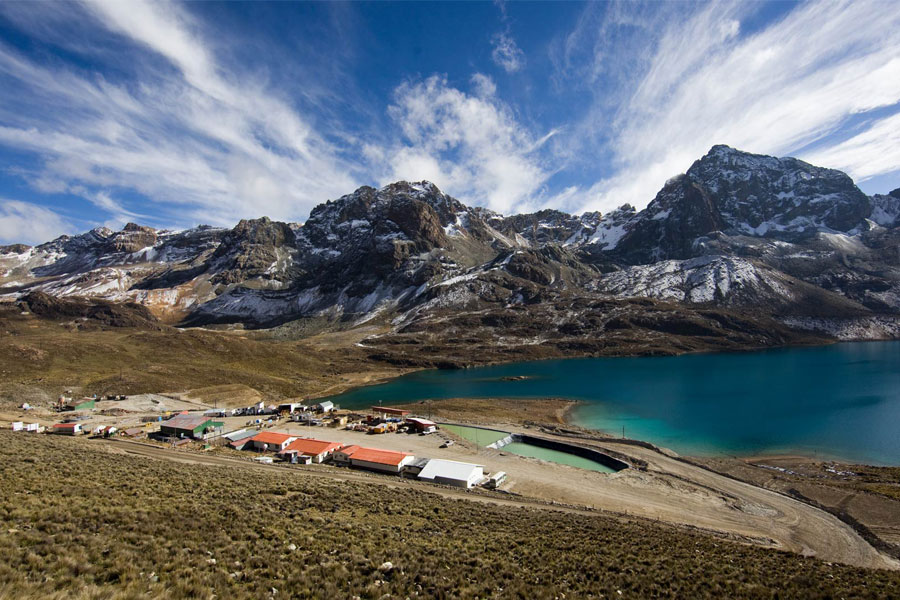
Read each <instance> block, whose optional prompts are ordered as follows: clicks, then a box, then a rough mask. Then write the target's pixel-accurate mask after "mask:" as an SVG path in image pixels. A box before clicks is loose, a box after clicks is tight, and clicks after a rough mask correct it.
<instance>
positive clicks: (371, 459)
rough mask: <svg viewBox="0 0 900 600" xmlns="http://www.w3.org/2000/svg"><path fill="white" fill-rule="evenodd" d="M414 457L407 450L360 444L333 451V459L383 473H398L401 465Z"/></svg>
mask: <svg viewBox="0 0 900 600" xmlns="http://www.w3.org/2000/svg"><path fill="white" fill-rule="evenodd" d="M415 459H416V457H415V456H413V455H412V454H410V453H408V452H395V451H393V450H380V449H378V448H362V447H360V446H347V447H344V448H341V449H340V450H338V451H337V452H335V460H339V461H340V462H346V463H349V464H350V466H353V467H358V468H360V469H369V470H372V471H382V472H385V473H399V472H400V471H401V470H402V469H403V467H405V466H406V465H408V464H409V463H411V462H413V461H414V460H415Z"/></svg>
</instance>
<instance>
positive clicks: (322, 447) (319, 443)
mask: <svg viewBox="0 0 900 600" xmlns="http://www.w3.org/2000/svg"><path fill="white" fill-rule="evenodd" d="M342 446H343V444H339V443H337V442H326V441H323V440H314V439H311V438H300V439H297V440H294V441H293V442H291V443H290V444H288V445H287V447H286V448H285V449H284V450H282V451H281V452H279V454H283V455H289V454H293V453H296V454H300V455H302V456H309V457H310V458H311V459H312V462H316V463H320V462H323V461H324V460H325V459H327V458H328V457H329V456H331V455H332V454H333V453H334V451H335V450H337V449H338V448H340V447H342Z"/></svg>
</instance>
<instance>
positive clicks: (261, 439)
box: [250, 431, 297, 452]
mask: <svg viewBox="0 0 900 600" xmlns="http://www.w3.org/2000/svg"><path fill="white" fill-rule="evenodd" d="M296 439H297V436H296V435H288V434H287V433H278V432H276V431H263V432H262V433H258V434H256V435H255V436H254V437H252V438H250V441H251V442H252V445H253V448H255V449H257V450H261V451H263V452H266V451H269V452H281V451H282V450H284V449H285V448H287V446H288V444H290V443H291V442H293V441H294V440H296Z"/></svg>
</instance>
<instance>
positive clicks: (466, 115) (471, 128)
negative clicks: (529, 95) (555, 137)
mask: <svg viewBox="0 0 900 600" xmlns="http://www.w3.org/2000/svg"><path fill="white" fill-rule="evenodd" d="M472 83H473V88H474V89H475V92H476V93H475V94H466V93H465V92H462V91H460V90H458V89H456V88H453V87H451V86H449V85H448V84H447V80H446V79H445V78H443V77H438V76H432V77H429V78H428V79H426V80H424V81H420V82H417V83H406V84H403V85H401V86H400V87H398V88H397V90H396V91H395V94H394V104H393V105H392V106H391V107H390V109H389V113H390V115H391V117H392V119H393V120H394V122H395V123H396V125H397V127H399V129H400V131H401V133H402V136H403V139H402V140H401V141H400V143H398V144H397V145H396V146H394V147H393V148H391V149H389V150H388V151H387V152H386V154H384V155H382V159H383V160H384V161H385V162H386V163H387V169H388V170H387V173H386V176H385V178H384V179H385V180H395V179H412V178H421V177H425V178H427V179H430V180H432V181H434V182H435V183H437V184H438V185H439V186H440V187H442V188H445V189H447V190H449V191H451V192H452V193H454V194H456V195H458V196H459V197H461V198H464V199H465V200H466V201H467V202H469V203H471V204H477V205H482V206H487V207H489V208H492V209H494V210H498V211H501V212H508V211H510V210H513V209H516V210H520V209H523V208H527V207H528V206H529V204H530V203H532V202H533V201H534V199H535V198H536V197H537V195H538V194H539V193H540V191H541V186H542V184H543V183H544V182H545V181H546V180H547V177H548V176H549V173H548V171H547V170H546V168H545V167H544V166H543V164H542V160H541V157H540V152H539V150H540V146H541V145H542V144H543V142H544V141H546V138H547V137H549V136H550V135H552V133H551V134H547V136H545V137H544V138H535V137H534V136H533V135H532V134H531V133H530V132H529V131H528V129H526V128H525V127H523V126H522V125H521V124H520V123H518V121H517V120H516V118H515V117H514V115H513V114H512V112H511V110H510V109H509V108H508V107H507V106H506V105H505V104H504V103H503V102H501V101H500V100H499V99H498V98H497V97H496V96H495V95H494V93H495V91H496V86H494V84H493V82H492V81H491V80H490V78H488V77H486V76H484V75H481V74H478V75H476V76H475V77H473V81H472Z"/></svg>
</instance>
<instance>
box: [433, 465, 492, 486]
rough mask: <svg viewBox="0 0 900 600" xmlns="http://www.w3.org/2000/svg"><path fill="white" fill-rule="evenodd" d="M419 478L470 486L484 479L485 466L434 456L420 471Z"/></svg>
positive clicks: (446, 483) (445, 483)
mask: <svg viewBox="0 0 900 600" xmlns="http://www.w3.org/2000/svg"><path fill="white" fill-rule="evenodd" d="M419 479H422V480H424V481H431V482H432V483H442V484H444V485H452V486H456V487H462V488H470V487H472V486H473V485H477V484H478V482H479V481H481V480H482V479H484V467H482V466H481V465H473V464H472V463H464V462H458V461H455V460H444V459H442V458H432V459H431V460H429V461H428V464H426V465H425V468H424V469H422V471H421V472H420V473H419Z"/></svg>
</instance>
